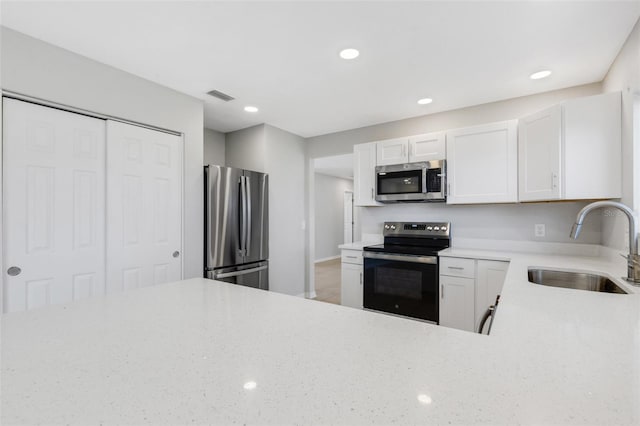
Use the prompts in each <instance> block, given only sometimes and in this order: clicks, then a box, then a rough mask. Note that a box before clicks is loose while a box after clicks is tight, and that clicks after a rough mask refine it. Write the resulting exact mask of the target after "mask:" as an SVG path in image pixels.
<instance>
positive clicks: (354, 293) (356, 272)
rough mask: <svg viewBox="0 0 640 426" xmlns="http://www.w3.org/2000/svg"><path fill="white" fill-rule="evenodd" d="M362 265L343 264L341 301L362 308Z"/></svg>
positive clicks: (345, 304) (343, 303) (344, 304)
mask: <svg viewBox="0 0 640 426" xmlns="http://www.w3.org/2000/svg"><path fill="white" fill-rule="evenodd" d="M362 274H363V271H362V265H355V264H352V263H343V264H342V287H341V290H340V291H341V293H340V303H341V304H342V305H343V306H350V307H352V308H358V309H362V297H363V292H362V280H363V276H362Z"/></svg>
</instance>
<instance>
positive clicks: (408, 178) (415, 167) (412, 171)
mask: <svg viewBox="0 0 640 426" xmlns="http://www.w3.org/2000/svg"><path fill="white" fill-rule="evenodd" d="M426 170H427V163H413V164H398V165H394V166H378V167H376V200H377V201H381V202H391V201H412V200H424V198H425V192H426V183H427V182H426Z"/></svg>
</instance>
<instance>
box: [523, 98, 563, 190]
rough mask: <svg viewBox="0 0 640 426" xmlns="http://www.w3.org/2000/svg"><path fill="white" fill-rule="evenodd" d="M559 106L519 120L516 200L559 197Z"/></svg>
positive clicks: (560, 143)
mask: <svg viewBox="0 0 640 426" xmlns="http://www.w3.org/2000/svg"><path fill="white" fill-rule="evenodd" d="M561 146H562V108H561V107H560V106H559V105H558V106H554V107H552V108H548V109H545V110H543V111H540V112H537V113H535V114H532V115H529V116H527V117H524V118H522V119H520V122H519V126H518V168H519V173H518V174H519V195H518V197H519V200H520V201H541V200H557V199H560V197H561V188H560V173H561V169H560V161H561V160H560V152H561Z"/></svg>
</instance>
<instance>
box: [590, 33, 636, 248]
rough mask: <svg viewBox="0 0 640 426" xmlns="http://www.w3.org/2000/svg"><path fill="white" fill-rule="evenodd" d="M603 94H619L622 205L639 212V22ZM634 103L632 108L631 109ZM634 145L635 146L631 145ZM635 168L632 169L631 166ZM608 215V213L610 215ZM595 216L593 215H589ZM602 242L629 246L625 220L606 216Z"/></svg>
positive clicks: (614, 245)
mask: <svg viewBox="0 0 640 426" xmlns="http://www.w3.org/2000/svg"><path fill="white" fill-rule="evenodd" d="M603 88H604V91H605V92H614V91H621V92H622V159H623V160H622V202H623V203H625V204H627V205H629V206H633V207H634V208H635V210H636V211H638V210H639V209H640V21H638V22H637V23H636V25H635V27H634V29H633V31H632V32H631V34H630V35H629V38H628V39H627V41H626V43H625V44H624V46H623V48H622V50H621V51H620V53H619V54H618V57H617V58H616V60H615V61H614V62H613V64H612V65H611V68H610V69H609V72H608V73H607V76H606V77H605V79H604V82H603ZM634 104H635V107H634ZM634 145H635V146H634ZM634 165H635V167H634ZM609 213H611V212H609ZM592 214H595V213H592ZM600 216H603V219H602V221H603V224H602V242H603V243H604V244H605V245H607V246H609V247H613V248H617V249H622V248H625V247H626V246H628V237H627V236H628V232H629V226H628V222H627V219H626V216H625V217H622V216H620V215H618V212H615V213H614V215H611V214H605V212H604V211H601V212H600Z"/></svg>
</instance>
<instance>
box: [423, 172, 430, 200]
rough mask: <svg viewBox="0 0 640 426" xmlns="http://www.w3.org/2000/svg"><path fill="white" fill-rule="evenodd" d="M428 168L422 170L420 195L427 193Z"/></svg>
mask: <svg viewBox="0 0 640 426" xmlns="http://www.w3.org/2000/svg"><path fill="white" fill-rule="evenodd" d="M428 170H429V168H428V167H425V168H423V169H422V193H423V194H426V193H428V192H429V188H427V174H428Z"/></svg>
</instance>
